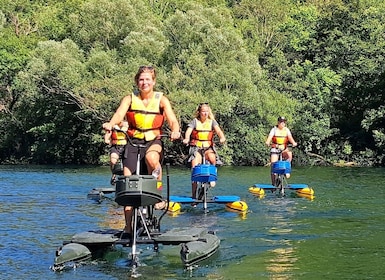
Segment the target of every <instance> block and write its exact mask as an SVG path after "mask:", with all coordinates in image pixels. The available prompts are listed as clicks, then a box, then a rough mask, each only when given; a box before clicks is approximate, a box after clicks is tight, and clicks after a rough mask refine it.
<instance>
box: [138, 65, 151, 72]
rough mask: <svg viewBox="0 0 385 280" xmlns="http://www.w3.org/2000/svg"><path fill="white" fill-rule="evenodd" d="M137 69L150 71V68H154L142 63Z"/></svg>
mask: <svg viewBox="0 0 385 280" xmlns="http://www.w3.org/2000/svg"><path fill="white" fill-rule="evenodd" d="M139 70H140V71H143V70H149V71H152V70H154V67H152V66H146V65H142V66H139Z"/></svg>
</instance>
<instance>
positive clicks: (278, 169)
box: [271, 149, 291, 196]
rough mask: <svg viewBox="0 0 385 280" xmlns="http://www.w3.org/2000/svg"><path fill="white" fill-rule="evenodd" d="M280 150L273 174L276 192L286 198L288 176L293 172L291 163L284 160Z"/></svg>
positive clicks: (272, 169) (273, 166)
mask: <svg viewBox="0 0 385 280" xmlns="http://www.w3.org/2000/svg"><path fill="white" fill-rule="evenodd" d="M277 150H278V160H277V161H276V162H273V163H272V167H271V173H272V174H273V176H274V180H273V181H274V184H273V186H274V187H275V191H278V194H279V195H281V196H285V189H286V188H287V187H288V183H287V179H286V174H288V173H290V172H291V163H290V162H289V161H286V160H282V152H283V150H281V149H277Z"/></svg>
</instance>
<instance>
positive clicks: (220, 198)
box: [170, 149, 248, 213]
mask: <svg viewBox="0 0 385 280" xmlns="http://www.w3.org/2000/svg"><path fill="white" fill-rule="evenodd" d="M199 152H200V154H201V157H202V163H201V164H198V165H196V166H195V167H193V168H192V170H191V183H196V184H197V188H196V193H195V194H194V195H193V196H192V197H190V196H177V195H171V196H170V202H171V204H175V205H177V206H176V207H177V209H179V208H180V207H179V206H178V204H187V205H191V206H193V207H196V206H197V205H198V204H199V203H202V205H203V210H204V213H208V204H210V203H218V204H225V207H226V209H228V210H230V211H234V212H241V213H242V212H246V211H247V209H248V206H247V203H246V202H244V201H241V200H240V197H239V196H236V195H213V192H212V189H213V187H214V186H215V184H216V181H217V178H218V176H217V173H218V172H217V167H216V166H215V165H212V164H210V163H209V162H208V161H207V160H206V158H205V156H204V149H199ZM170 211H171V209H170Z"/></svg>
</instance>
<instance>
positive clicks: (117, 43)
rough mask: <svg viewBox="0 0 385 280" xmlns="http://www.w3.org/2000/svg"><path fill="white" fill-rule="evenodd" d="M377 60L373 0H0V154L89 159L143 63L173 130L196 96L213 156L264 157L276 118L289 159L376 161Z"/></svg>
mask: <svg viewBox="0 0 385 280" xmlns="http://www.w3.org/2000/svg"><path fill="white" fill-rule="evenodd" d="M384 55H385V3H384V1H383V0H356V1H347V0H309V1H297V0H271V1H264V0H239V1H235V0H215V1H212V0H210V1H209V0H199V1H197V0H193V1H192V0H168V1H163V0H159V1H143V0H135V1H133V0H60V1H58V0H55V1H54V0H51V1H41V0H39V1H27V0H2V2H1V4H0V96H1V98H0V134H1V136H0V160H1V162H3V163H17V162H31V163H40V164H46V163H47V164H53V163H61V164H65V163H72V164H73V163H76V164H99V163H101V162H103V161H104V160H105V157H103V156H105V155H106V147H105V145H104V143H103V141H102V136H103V132H102V130H101V124H102V123H103V122H104V121H107V120H109V118H110V117H111V116H112V114H113V112H114V110H115V109H116V107H117V106H118V104H119V101H120V99H121V98H122V97H123V96H124V95H126V94H128V93H130V92H131V91H132V90H133V89H134V82H133V77H134V74H135V72H136V70H137V68H138V67H139V66H140V65H154V66H155V67H156V68H157V70H158V79H157V89H158V90H161V91H163V92H165V94H167V96H168V97H169V98H170V100H171V101H172V104H173V107H174V109H175V112H176V114H177V116H178V118H179V119H180V122H181V126H182V128H183V129H185V127H186V124H187V123H188V122H189V120H190V119H191V118H192V116H193V112H194V110H195V108H196V106H197V104H198V103H200V102H209V103H210V105H211V107H212V108H213V110H214V113H215V116H216V119H217V121H218V122H219V123H220V125H221V127H222V128H223V130H224V132H225V134H226V136H227V139H228V142H227V145H225V146H223V147H220V149H219V152H220V154H221V157H222V160H223V161H224V162H225V163H226V164H236V165H263V164H265V163H266V162H267V160H268V152H269V151H268V149H267V148H266V147H265V146H264V140H265V138H266V137H267V134H268V132H269V130H270V129H271V127H272V126H274V125H275V124H276V119H277V117H278V116H280V115H284V116H286V117H287V118H288V120H289V122H288V126H289V127H290V129H291V130H292V132H293V134H294V137H295V138H296V140H297V141H298V142H299V143H300V146H299V148H298V149H296V150H295V161H296V162H297V164H330V163H339V162H354V163H356V164H358V165H370V166H373V165H384V164H385V158H384V150H385V131H384V127H385V118H384V115H385V102H384V101H385V92H384V91H385V63H384V57H385V56H384ZM167 151H168V154H169V155H170V156H173V159H174V162H176V163H182V162H183V159H184V156H185V154H186V152H187V150H186V147H184V146H182V145H181V143H174V144H171V143H167Z"/></svg>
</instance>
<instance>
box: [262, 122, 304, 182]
mask: <svg viewBox="0 0 385 280" xmlns="http://www.w3.org/2000/svg"><path fill="white" fill-rule="evenodd" d="M277 121H278V122H277V125H276V126H274V127H273V128H272V129H271V130H270V133H269V136H268V137H267V139H266V142H265V144H266V145H267V146H268V147H270V148H271V149H270V164H271V166H272V167H273V163H274V162H276V161H278V160H279V157H280V156H282V160H286V161H288V162H290V163H291V161H292V159H293V153H292V152H291V151H290V150H289V148H288V143H291V144H292V147H296V146H297V142H296V141H295V140H294V138H293V136H292V134H291V131H290V129H289V128H287V127H286V118H285V117H278V120H277ZM285 176H286V178H290V173H287V174H285ZM271 183H272V185H274V186H275V185H276V174H275V173H274V172H273V169H272V171H271Z"/></svg>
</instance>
